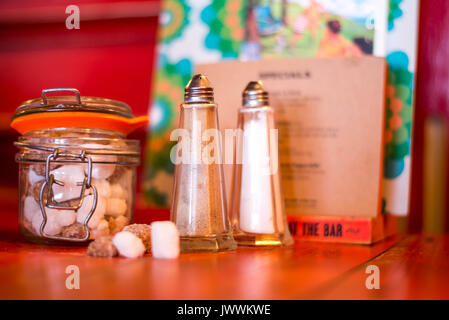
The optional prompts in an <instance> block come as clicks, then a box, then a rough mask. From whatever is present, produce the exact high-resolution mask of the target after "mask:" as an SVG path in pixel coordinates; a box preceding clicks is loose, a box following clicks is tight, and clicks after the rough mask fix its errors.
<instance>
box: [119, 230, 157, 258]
mask: <svg viewBox="0 0 449 320" xmlns="http://www.w3.org/2000/svg"><path fill="white" fill-rule="evenodd" d="M123 231H128V232H131V233H133V234H134V235H136V236H137V237H138V238H140V239H141V240H142V242H143V245H144V246H145V250H146V252H150V251H151V227H150V226H149V225H147V224H131V225H129V226H126V227H125V228H123Z"/></svg>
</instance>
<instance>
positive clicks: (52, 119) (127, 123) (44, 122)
mask: <svg viewBox="0 0 449 320" xmlns="http://www.w3.org/2000/svg"><path fill="white" fill-rule="evenodd" d="M148 122H149V119H148V117H147V116H140V117H136V118H126V117H122V116H118V115H113V114H106V113H95V112H47V113H34V114H29V115H24V116H20V117H17V118H15V119H14V120H13V121H12V122H11V128H13V129H15V130H16V131H18V132H19V133H20V134H25V133H27V132H28V131H32V130H41V129H47V128H49V129H50V128H97V129H105V130H115V131H118V132H121V133H124V134H125V135H127V134H129V133H131V132H133V131H134V130H136V129H138V128H141V127H143V126H145V125H147V124H148Z"/></svg>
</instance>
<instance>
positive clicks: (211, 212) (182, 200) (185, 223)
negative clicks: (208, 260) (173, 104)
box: [171, 75, 236, 252]
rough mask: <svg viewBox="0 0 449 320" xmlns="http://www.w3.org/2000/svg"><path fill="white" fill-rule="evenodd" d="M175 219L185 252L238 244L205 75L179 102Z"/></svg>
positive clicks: (192, 83)
mask: <svg viewBox="0 0 449 320" xmlns="http://www.w3.org/2000/svg"><path fill="white" fill-rule="evenodd" d="M180 109H181V114H180V126H179V127H180V128H179V130H178V132H177V135H178V137H177V138H178V144H177V146H176V148H175V149H174V151H175V152H176V154H175V155H174V156H173V154H172V161H173V160H174V161H175V182H174V192H173V202H172V207H171V220H172V221H173V222H174V223H175V224H176V226H177V227H178V230H179V234H180V241H181V252H196V251H224V250H234V249H235V248H236V243H235V241H234V238H233V236H232V232H231V227H230V222H229V217H228V214H227V208H226V196H225V186H224V176H223V167H222V152H221V139H220V137H221V136H220V133H219V130H218V115H217V104H215V102H214V93H213V89H212V87H211V85H210V83H209V80H208V79H207V78H206V77H205V76H203V75H195V76H193V77H192V79H191V80H190V82H189V83H188V84H187V86H186V88H185V96H184V103H182V104H181V107H180Z"/></svg>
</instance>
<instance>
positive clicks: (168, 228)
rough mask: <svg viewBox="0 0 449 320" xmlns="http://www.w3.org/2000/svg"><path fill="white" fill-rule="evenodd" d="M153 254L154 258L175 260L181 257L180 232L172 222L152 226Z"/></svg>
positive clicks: (159, 222) (156, 223)
mask: <svg viewBox="0 0 449 320" xmlns="http://www.w3.org/2000/svg"><path fill="white" fill-rule="evenodd" d="M151 252H152V253H153V257H154V258H159V259H175V258H177V257H178V256H179V232H178V229H177V228H176V225H175V224H174V223H173V222H171V221H156V222H153V223H152V224H151Z"/></svg>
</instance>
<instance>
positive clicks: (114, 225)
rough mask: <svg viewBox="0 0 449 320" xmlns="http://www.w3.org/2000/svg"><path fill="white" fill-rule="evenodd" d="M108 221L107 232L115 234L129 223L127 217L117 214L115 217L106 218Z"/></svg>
mask: <svg viewBox="0 0 449 320" xmlns="http://www.w3.org/2000/svg"><path fill="white" fill-rule="evenodd" d="M107 221H108V223H109V232H110V233H111V234H115V233H117V232H120V231H122V230H123V228H124V227H125V226H126V225H127V224H128V223H129V219H128V218H127V217H125V216H119V217H117V218H113V217H109V218H107Z"/></svg>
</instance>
